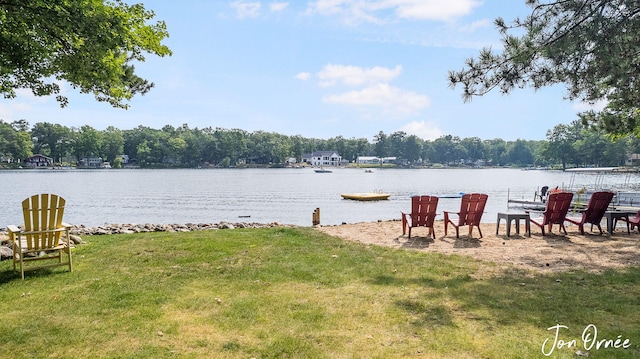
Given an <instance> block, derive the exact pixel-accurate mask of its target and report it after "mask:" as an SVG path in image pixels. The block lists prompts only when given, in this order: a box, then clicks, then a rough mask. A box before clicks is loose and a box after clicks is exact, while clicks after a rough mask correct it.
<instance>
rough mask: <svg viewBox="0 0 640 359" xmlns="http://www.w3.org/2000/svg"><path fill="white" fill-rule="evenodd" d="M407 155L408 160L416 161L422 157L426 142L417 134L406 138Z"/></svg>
mask: <svg viewBox="0 0 640 359" xmlns="http://www.w3.org/2000/svg"><path fill="white" fill-rule="evenodd" d="M404 142H405V156H406V159H407V161H409V162H410V163H414V162H416V161H417V160H419V159H420V156H421V153H422V143H423V142H424V141H423V140H421V139H420V138H418V136H416V135H410V136H408V137H407V138H406V139H405V141H404Z"/></svg>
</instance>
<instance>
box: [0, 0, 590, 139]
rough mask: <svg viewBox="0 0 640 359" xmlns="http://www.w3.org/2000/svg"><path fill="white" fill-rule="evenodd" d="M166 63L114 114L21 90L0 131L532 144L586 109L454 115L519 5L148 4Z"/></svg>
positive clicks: (553, 97) (505, 107)
mask: <svg viewBox="0 0 640 359" xmlns="http://www.w3.org/2000/svg"><path fill="white" fill-rule="evenodd" d="M144 5H145V7H146V8H147V9H151V10H153V11H154V12H155V13H156V18H157V19H161V20H164V21H165V22H166V23H167V27H168V30H169V33H170V37H169V38H168V39H167V40H166V42H165V43H166V44H167V45H168V46H169V47H170V48H171V49H172V51H173V53H174V54H173V56H171V57H165V58H158V57H155V56H148V57H147V61H146V62H144V63H139V64H137V65H136V69H137V71H138V73H139V75H140V76H142V77H144V78H147V79H149V80H151V81H153V82H155V85H156V86H155V88H154V89H153V90H152V91H151V92H150V93H148V94H147V95H145V96H142V97H141V96H138V97H136V98H134V99H133V100H132V101H131V102H130V106H131V107H130V109H128V110H122V109H114V108H111V107H110V106H109V105H108V104H106V103H101V102H97V101H95V100H94V97H93V96H92V95H81V94H78V93H77V92H75V91H74V90H73V89H71V88H70V86H68V85H66V86H65V85H64V84H63V91H64V93H65V95H67V96H68V97H69V101H70V102H69V105H68V107H66V108H64V109H61V108H60V107H59V105H58V104H57V103H56V101H55V99H54V98H36V97H33V96H32V95H30V94H29V91H20V95H19V96H18V98H16V99H13V100H5V99H3V100H0V119H3V120H5V121H8V122H11V121H15V120H19V119H25V120H27V121H28V122H29V123H30V124H34V123H37V122H50V123H59V124H62V125H65V126H68V127H80V126H83V125H90V126H93V127H94V128H96V129H99V130H102V129H105V128H106V127H107V126H115V127H117V128H120V129H131V128H135V127H137V126H140V125H142V126H148V127H151V128H157V129H160V128H162V127H163V126H165V125H171V126H174V127H178V126H182V124H188V125H189V127H190V128H196V127H197V128H204V127H213V128H216V127H221V128H239V129H243V130H247V131H258V130H262V131H268V132H277V133H281V134H285V135H301V136H304V137H313V138H325V139H326V138H331V137H335V136H343V137H345V138H367V139H369V140H370V141H371V140H373V136H375V135H376V134H377V133H378V132H379V131H383V132H385V133H387V134H391V133H393V132H396V131H405V132H407V133H408V134H415V135H417V136H419V137H421V138H423V139H426V140H433V139H435V138H438V137H440V136H442V135H448V134H450V135H454V136H459V137H462V138H464V137H474V136H477V137H480V138H481V139H483V140H484V139H493V138H502V139H505V140H516V139H527V140H541V139H544V138H545V135H546V131H547V130H548V129H551V128H553V126H555V125H557V124H559V123H570V122H571V121H573V120H575V119H576V118H577V116H576V114H577V113H578V112H580V111H582V110H584V108H585V107H584V106H583V105H581V104H580V103H572V102H569V101H566V100H564V99H563V97H564V94H565V89H564V87H562V86H554V87H552V88H545V89H542V90H539V91H537V92H536V91H533V90H531V89H524V90H517V91H515V92H513V93H512V94H510V95H508V96H503V95H500V94H499V93H497V92H496V93H491V94H489V95H486V96H484V97H480V98H475V99H474V100H473V101H472V102H471V103H464V102H463V101H462V98H461V96H460V94H461V89H460V88H457V89H453V90H452V89H450V88H449V87H448V83H447V73H448V70H459V69H461V68H462V66H463V64H464V60H465V59H466V58H468V57H473V56H476V55H477V53H478V51H479V49H481V48H482V47H488V46H491V47H493V48H499V47H500V42H499V35H498V32H497V31H496V29H495V27H494V25H493V20H494V19H495V18H496V17H503V18H504V19H505V20H508V21H509V20H512V19H513V18H515V17H517V16H521V17H525V16H526V15H527V14H528V13H529V8H528V7H527V6H526V5H525V4H524V0H484V1H481V0H447V1H443V0H318V1H240V0H238V1H205V0H187V1H175V0H167V1H165V0H155V1H154V0H149V1H146V2H144Z"/></svg>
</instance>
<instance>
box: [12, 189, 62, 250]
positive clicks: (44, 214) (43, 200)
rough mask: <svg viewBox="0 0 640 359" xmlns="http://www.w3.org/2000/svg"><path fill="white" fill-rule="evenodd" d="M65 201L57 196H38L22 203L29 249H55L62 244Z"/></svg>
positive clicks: (25, 235) (25, 236) (25, 234)
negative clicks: (61, 229)
mask: <svg viewBox="0 0 640 359" xmlns="http://www.w3.org/2000/svg"><path fill="white" fill-rule="evenodd" d="M65 202H66V201H65V200H64V198H62V197H59V196H57V195H55V194H46V193H45V194H36V195H33V196H31V197H29V198H27V199H25V200H24V201H22V213H23V215H24V238H25V239H26V242H27V249H29V250H38V249H43V250H44V249H47V248H53V247H55V246H57V245H59V244H60V238H61V237H62V233H63V232H62V231H60V230H59V229H60V228H62V217H63V215H64V205H65Z"/></svg>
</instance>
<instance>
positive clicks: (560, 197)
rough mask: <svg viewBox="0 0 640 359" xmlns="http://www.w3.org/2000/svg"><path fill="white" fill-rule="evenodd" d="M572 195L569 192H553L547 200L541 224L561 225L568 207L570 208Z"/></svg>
mask: <svg viewBox="0 0 640 359" xmlns="http://www.w3.org/2000/svg"><path fill="white" fill-rule="evenodd" d="M571 200H573V193H571V192H554V193H551V194H550V195H549V198H548V199H547V208H546V210H545V211H544V220H543V224H560V225H562V224H563V222H564V221H565V218H566V217H567V212H568V211H569V207H571Z"/></svg>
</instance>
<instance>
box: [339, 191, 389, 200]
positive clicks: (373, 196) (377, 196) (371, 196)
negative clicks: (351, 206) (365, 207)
mask: <svg viewBox="0 0 640 359" xmlns="http://www.w3.org/2000/svg"><path fill="white" fill-rule="evenodd" d="M341 196H342V198H344V199H352V200H355V201H380V200H385V199H389V196H391V195H390V194H388V193H375V192H367V193H343V194H341Z"/></svg>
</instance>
